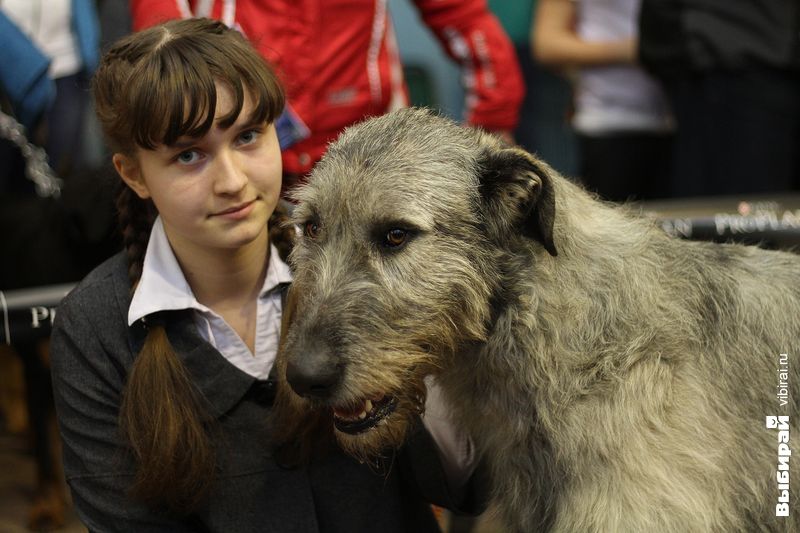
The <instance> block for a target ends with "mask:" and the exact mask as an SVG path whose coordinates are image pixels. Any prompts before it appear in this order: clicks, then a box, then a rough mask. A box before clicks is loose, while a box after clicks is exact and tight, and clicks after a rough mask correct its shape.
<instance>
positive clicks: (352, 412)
mask: <svg viewBox="0 0 800 533" xmlns="http://www.w3.org/2000/svg"><path fill="white" fill-rule="evenodd" d="M396 407H397V398H395V397H394V396H378V397H376V398H370V399H364V400H362V401H360V402H359V403H357V404H355V405H350V406H347V407H334V409H333V425H334V427H336V429H337V430H339V431H341V432H342V433H347V434H349V435H357V434H359V433H364V432H365V431H367V430H370V429H372V428H374V427H375V426H377V425H378V424H379V423H380V421H381V420H383V419H384V418H386V417H387V416H389V415H390V414H392V413H393V412H394V410H395V408H396Z"/></svg>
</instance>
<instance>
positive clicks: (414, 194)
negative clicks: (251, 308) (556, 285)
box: [279, 109, 556, 456]
mask: <svg viewBox="0 0 800 533" xmlns="http://www.w3.org/2000/svg"><path fill="white" fill-rule="evenodd" d="M550 180H551V178H550V176H549V173H548V169H547V167H546V166H544V165H543V164H541V163H540V162H538V161H537V160H536V159H535V158H534V157H533V156H531V155H530V154H528V153H526V152H524V151H523V150H520V149H518V148H512V147H508V146H506V145H504V144H503V143H502V142H501V141H500V140H498V139H497V138H496V137H494V136H492V135H489V134H486V133H483V132H480V131H478V130H473V129H468V128H463V127H460V126H458V125H457V124H455V123H453V122H452V121H449V120H447V119H445V118H442V117H438V116H435V115H433V114H431V113H430V112H428V111H424V110H415V109H409V110H403V111H400V112H397V113H394V114H391V115H387V116H383V117H378V118H375V119H370V120H368V121H365V122H363V123H361V124H359V125H357V126H354V127H352V128H350V129H348V130H347V131H346V132H345V133H344V134H343V135H342V136H341V137H340V138H339V140H337V141H336V142H335V143H333V144H332V145H331V146H330V149H329V151H328V153H327V155H326V156H325V158H324V159H323V160H322V161H321V162H320V164H319V165H318V166H317V168H316V169H315V170H314V172H313V174H312V176H311V178H310V180H309V182H308V184H307V185H305V186H304V187H302V188H301V189H299V190H298V191H296V192H295V197H296V199H297V200H298V205H297V207H296V208H295V210H294V213H293V215H292V219H293V221H294V223H295V224H297V226H298V227H299V228H300V229H301V233H302V235H301V237H300V239H299V240H298V242H297V244H296V246H295V248H294V250H293V251H292V254H291V257H290V261H291V263H292V266H293V268H294V272H295V281H294V284H293V288H292V291H293V297H292V298H291V302H292V303H291V309H290V310H289V314H291V316H292V319H291V321H290V322H291V323H290V324H289V325H288V327H287V329H286V331H285V335H284V339H283V349H282V350H281V355H280V361H279V369H280V370H281V372H282V374H283V377H285V379H286V382H288V384H289V385H290V387H291V389H292V390H293V391H294V393H295V394H296V395H297V396H299V397H302V398H303V399H304V400H303V401H302V402H301V403H302V404H303V405H304V407H303V408H304V409H307V408H309V407H311V408H312V410H313V409H316V410H317V411H319V410H320V409H321V410H327V411H328V412H329V413H330V414H331V415H332V416H333V420H334V427H335V429H336V436H337V439H338V440H339V442H340V444H341V445H343V447H344V448H345V449H346V450H348V451H350V452H351V453H353V454H355V455H359V456H370V455H373V454H376V453H378V452H379V451H380V450H381V449H382V448H384V447H385V446H386V445H399V444H400V443H401V442H402V440H403V438H404V436H405V433H406V429H407V427H408V424H409V421H410V420H411V419H412V417H413V416H414V415H415V414H416V413H419V411H420V410H421V409H422V406H423V404H424V397H425V386H424V383H423V378H424V376H425V375H427V374H436V373H437V372H440V371H442V369H447V368H448V366H449V365H451V364H452V361H453V358H454V357H455V356H456V355H457V354H458V353H459V351H460V350H462V349H463V348H464V347H465V346H467V345H470V344H473V343H479V342H482V341H483V340H485V339H486V337H487V334H488V329H489V328H490V327H491V322H492V318H493V314H494V313H495V312H496V308H497V301H496V300H497V295H498V286H499V285H500V280H501V278H502V277H503V275H504V274H503V272H504V268H506V265H503V264H498V263H502V262H503V261H504V259H503V258H504V257H507V256H508V253H509V250H513V249H522V248H524V249H526V250H531V249H534V250H536V253H538V254H540V255H542V256H546V255H548V254H550V255H555V254H556V246H555V243H554V242H553V220H554V217H555V199H554V193H553V188H552V183H551V181H550ZM529 255H530V254H529ZM534 255H535V254H534ZM294 401H295V405H297V403H296V402H297V401H298V399H297V398H296V397H295V398H294Z"/></svg>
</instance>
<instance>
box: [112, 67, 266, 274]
mask: <svg viewBox="0 0 800 533" xmlns="http://www.w3.org/2000/svg"><path fill="white" fill-rule="evenodd" d="M233 102H234V100H233V95H232V93H231V91H230V89H228V87H227V86H225V85H223V84H219V83H218V84H217V108H216V112H215V122H214V125H213V126H212V127H211V129H210V130H209V131H208V133H207V134H206V135H204V136H203V137H200V138H189V137H186V138H180V139H178V141H177V142H176V143H175V145H172V146H165V145H159V146H157V147H156V148H155V149H154V150H145V149H142V148H140V149H139V150H138V152H137V154H136V158H135V160H134V161H132V160H130V159H129V158H126V157H125V156H124V155H122V154H115V155H114V164H115V166H116V168H117V171H118V172H119V173H120V175H121V176H122V178H123V179H124V180H125V182H126V183H127V184H128V185H129V186H130V187H131V188H132V189H133V190H134V191H135V192H136V194H138V195H139V197H141V198H152V200H153V203H154V204H155V206H156V208H157V209H158V212H159V214H160V215H161V219H162V221H163V223H164V229H165V230H166V233H167V237H168V238H169V241H170V244H171V245H172V247H173V249H174V250H175V253H176V255H177V256H178V257H179V259H183V260H186V259H188V258H189V257H192V256H195V257H197V256H198V252H200V256H202V255H204V254H205V253H209V252H210V253H214V251H215V250H223V249H224V250H228V251H231V250H233V249H238V248H241V247H243V246H245V245H247V244H250V243H252V242H254V241H256V240H257V238H258V237H259V236H265V235H266V231H267V220H268V219H269V217H270V215H271V214H272V211H273V210H274V209H275V206H276V204H277V202H278V197H279V195H280V189H281V153H280V148H279V146H278V138H277V135H276V134H275V127H274V126H273V125H272V124H269V125H267V124H263V123H255V124H254V123H252V122H251V121H250V114H251V111H252V109H253V101H252V99H251V97H250V95H246V96H245V100H244V105H243V108H242V111H241V113H240V114H239V116H238V118H237V119H236V122H235V123H234V124H233V125H232V126H231V127H229V128H227V129H222V128H220V127H219V125H218V119H219V118H220V117H223V116H225V114H226V113H227V112H228V111H229V110H230V109H231V108H232V106H233ZM187 254H188V255H187Z"/></svg>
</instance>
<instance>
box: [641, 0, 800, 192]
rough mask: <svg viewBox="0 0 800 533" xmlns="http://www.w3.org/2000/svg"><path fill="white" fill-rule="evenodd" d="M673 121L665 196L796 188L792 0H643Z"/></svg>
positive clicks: (799, 77) (797, 20)
mask: <svg viewBox="0 0 800 533" xmlns="http://www.w3.org/2000/svg"><path fill="white" fill-rule="evenodd" d="M640 28H641V40H640V48H639V53H640V56H641V61H642V64H643V65H644V66H645V68H647V69H648V70H649V71H650V72H651V73H653V74H654V75H655V76H657V77H658V78H659V79H661V80H662V82H663V83H664V86H665V87H666V89H667V92H668V94H669V96H670V100H671V102H672V107H673V109H674V111H675V116H676V120H677V126H678V129H677V135H676V138H675V154H674V163H673V172H672V190H671V193H672V195H673V196H699V195H731V194H742V193H771V192H779V191H788V190H792V189H794V190H800V2H798V1H797V0H767V1H764V0H643V4H642V10H641V17H640Z"/></svg>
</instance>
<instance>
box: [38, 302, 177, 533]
mask: <svg viewBox="0 0 800 533" xmlns="http://www.w3.org/2000/svg"><path fill="white" fill-rule="evenodd" d="M80 304H81V305H79V303H78V302H75V301H72V302H71V301H70V298H69V297H68V298H67V299H66V300H65V301H64V302H62V305H61V306H59V310H58V314H57V315H56V320H55V324H54V327H53V333H52V337H51V361H52V376H53V391H54V396H55V402H56V413H57V415H58V423H59V428H60V430H61V436H62V453H63V458H64V473H65V475H66V479H67V483H68V484H69V486H70V490H71V493H72V500H73V505H74V507H75V510H76V512H77V514H78V516H79V518H80V519H81V521H83V523H84V524H85V525H86V527H87V528H88V529H89V531H102V532H111V531H124V532H134V531H136V532H139V531H147V532H161V531H163V532H167V531H170V532H173V531H174V532H182V531H189V529H187V528H186V527H185V526H184V525H182V524H179V523H176V522H174V521H170V520H167V519H164V518H161V517H159V516H157V515H155V514H154V513H152V512H150V511H149V510H148V509H147V508H146V507H145V506H144V505H141V504H138V503H136V502H133V501H131V500H130V499H129V498H128V497H127V490H128V487H129V486H130V483H131V481H132V479H133V468H132V462H131V460H130V459H129V458H128V457H127V454H126V453H125V447H124V446H123V444H122V442H121V439H120V436H119V427H118V423H117V415H118V412H119V404H120V397H121V391H122V385H123V383H124V374H125V372H124V370H123V369H122V367H121V365H119V364H115V362H114V361H115V359H113V358H112V356H110V354H109V353H108V350H107V349H106V348H105V347H104V346H103V344H102V343H101V341H100V340H99V339H98V336H97V335H96V334H95V329H94V324H91V323H90V321H89V320H88V319H87V317H86V315H85V313H84V309H83V307H84V306H86V305H87V303H86V302H80ZM90 310H92V311H96V309H92V308H91V307H90ZM120 343H121V344H122V345H123V346H124V343H125V340H120Z"/></svg>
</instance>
